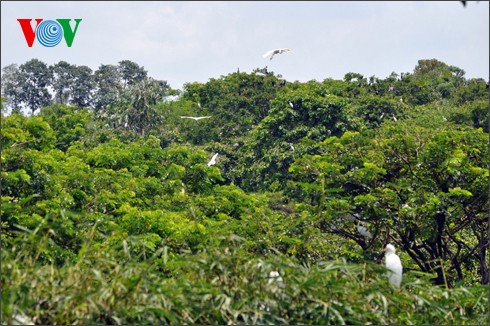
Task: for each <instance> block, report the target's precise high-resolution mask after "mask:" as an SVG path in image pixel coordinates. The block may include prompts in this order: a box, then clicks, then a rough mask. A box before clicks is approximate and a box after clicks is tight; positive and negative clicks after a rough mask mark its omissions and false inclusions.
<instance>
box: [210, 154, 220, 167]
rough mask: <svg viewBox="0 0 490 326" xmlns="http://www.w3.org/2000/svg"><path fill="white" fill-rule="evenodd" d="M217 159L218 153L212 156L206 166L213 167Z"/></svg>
mask: <svg viewBox="0 0 490 326" xmlns="http://www.w3.org/2000/svg"><path fill="white" fill-rule="evenodd" d="M217 157H218V153H216V154H214V155H213V157H212V158H211V161H209V162H208V166H211V165H215V164H216V158H217Z"/></svg>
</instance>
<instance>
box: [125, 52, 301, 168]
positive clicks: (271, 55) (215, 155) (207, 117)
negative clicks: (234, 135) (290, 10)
mask: <svg viewBox="0 0 490 326" xmlns="http://www.w3.org/2000/svg"><path fill="white" fill-rule="evenodd" d="M289 51H291V50H290V49H288V48H279V49H273V50H270V51H267V53H265V54H264V55H263V57H264V58H267V57H270V59H269V60H272V58H273V57H274V56H275V55H276V54H281V53H284V52H289ZM197 104H198V106H199V108H201V103H199V102H198V103H197ZM289 105H291V107H293V104H292V103H291V102H289ZM180 118H181V119H192V120H195V121H199V120H202V119H209V118H211V116H203V117H191V116H180ZM125 127H126V125H125ZM291 146H292V145H291ZM293 151H294V147H293ZM217 157H218V153H215V154H214V155H213V157H212V158H211V160H210V161H209V162H208V166H212V165H215V164H216V158H217Z"/></svg>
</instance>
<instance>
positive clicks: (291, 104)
mask: <svg viewBox="0 0 490 326" xmlns="http://www.w3.org/2000/svg"><path fill="white" fill-rule="evenodd" d="M289 106H290V107H291V108H292V109H294V104H293V103H292V102H291V101H289Z"/></svg>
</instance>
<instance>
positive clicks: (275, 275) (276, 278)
mask: <svg viewBox="0 0 490 326" xmlns="http://www.w3.org/2000/svg"><path fill="white" fill-rule="evenodd" d="M267 283H269V284H273V283H275V284H277V285H279V286H280V287H283V286H284V282H283V280H282V277H281V275H280V274H279V272H278V271H271V272H270V273H269V281H268V282H267Z"/></svg>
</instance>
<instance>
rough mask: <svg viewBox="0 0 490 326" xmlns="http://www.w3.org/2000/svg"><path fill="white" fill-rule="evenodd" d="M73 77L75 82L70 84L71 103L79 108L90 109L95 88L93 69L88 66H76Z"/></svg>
mask: <svg viewBox="0 0 490 326" xmlns="http://www.w3.org/2000/svg"><path fill="white" fill-rule="evenodd" d="M72 76H73V80H72V82H71V83H70V91H71V101H70V103H71V104H74V105H76V106H77V107H78V108H82V107H90V106H91V104H92V91H93V87H94V78H93V75H92V69H90V68H89V67H87V66H75V67H73V70H72Z"/></svg>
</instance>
